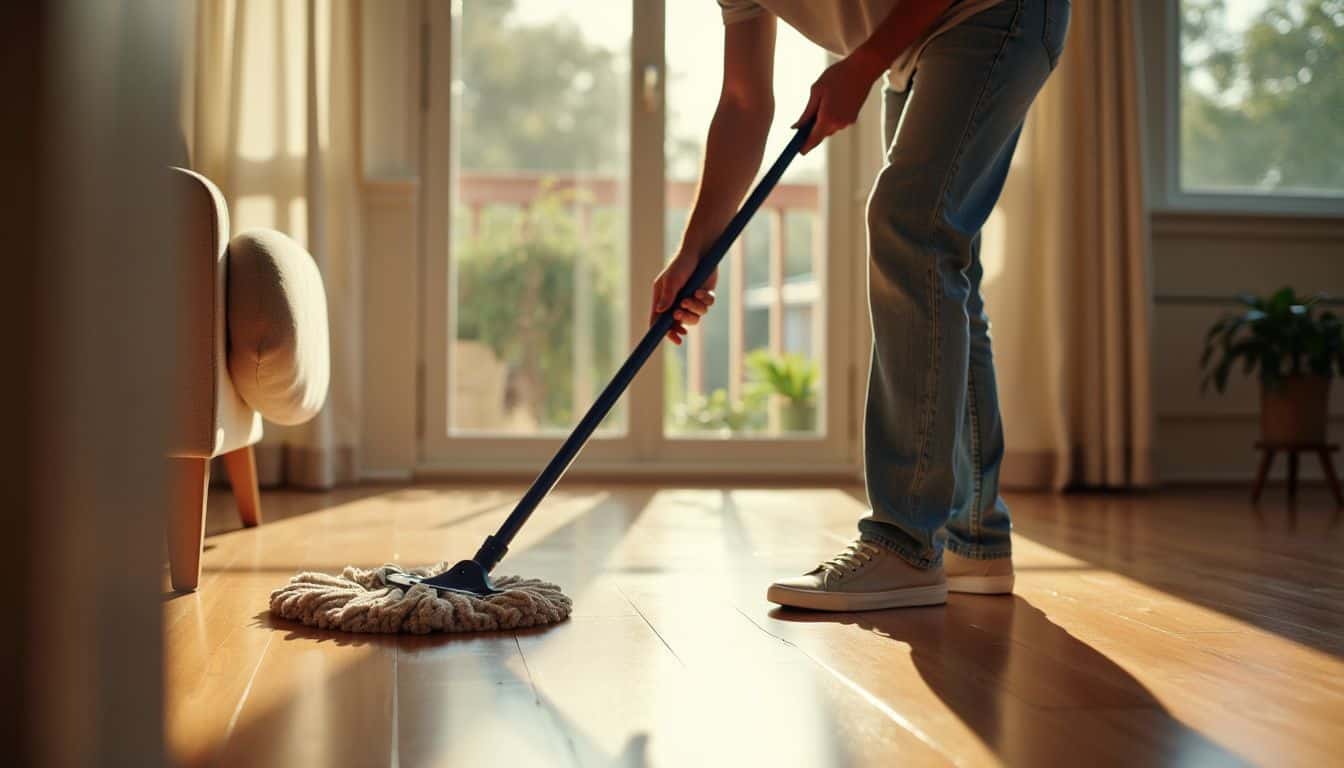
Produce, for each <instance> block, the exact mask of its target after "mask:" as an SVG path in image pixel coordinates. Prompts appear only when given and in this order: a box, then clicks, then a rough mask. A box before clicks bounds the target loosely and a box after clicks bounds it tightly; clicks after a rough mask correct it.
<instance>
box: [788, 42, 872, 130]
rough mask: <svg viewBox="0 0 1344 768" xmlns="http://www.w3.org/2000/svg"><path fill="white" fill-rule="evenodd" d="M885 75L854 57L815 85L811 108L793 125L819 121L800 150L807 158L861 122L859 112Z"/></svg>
mask: <svg viewBox="0 0 1344 768" xmlns="http://www.w3.org/2000/svg"><path fill="white" fill-rule="evenodd" d="M881 74H882V67H881V66H878V65H877V64H876V63H875V62H871V61H868V60H867V59H866V58H864V57H862V56H855V55H854V54H851V55H849V56H846V57H845V58H843V59H841V60H839V61H837V62H836V63H834V64H832V65H831V66H829V67H827V68H826V71H825V72H822V73H821V77H819V78H817V82H815V83H813V84H812V94H811V96H810V97H809V98H808V100H807V108H806V109H804V110H803V114H802V116H801V117H799V118H798V120H797V122H795V123H794V124H793V127H794V128H797V127H798V126H800V125H802V124H803V123H805V122H807V120H808V119H809V118H812V117H815V118H816V120H817V122H816V124H815V125H813V126H812V133H811V134H809V135H808V137H807V143H805V144H803V148H802V150H800V151H801V152H802V153H803V154H804V155H806V154H807V153H808V152H811V151H812V149H813V148H814V147H816V146H817V145H818V144H820V143H821V142H822V140H823V139H825V138H826V137H827V136H830V135H831V134H833V133H835V132H837V131H840V130H843V129H845V128H848V127H849V126H851V125H853V124H854V121H855V120H858V119H859V110H860V109H862V108H863V102H864V101H866V100H867V99H868V92H869V91H870V90H872V88H873V83H874V82H875V81H876V80H877V78H878V76H879V75H881Z"/></svg>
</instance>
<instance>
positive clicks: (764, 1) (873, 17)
mask: <svg viewBox="0 0 1344 768" xmlns="http://www.w3.org/2000/svg"><path fill="white" fill-rule="evenodd" d="M901 1H902V0H718V2H719V7H721V8H722V9H723V23H724V24H732V23H734V22H738V21H742V20H744V19H750V18H752V17H753V16H759V15H760V14H762V13H766V12H769V13H773V14H774V15H775V16H778V17H779V18H780V19H782V20H783V21H784V22H785V23H786V24H788V25H789V26H791V27H793V28H794V29H796V30H798V31H799V32H800V33H801V34H802V35H803V37H806V38H807V39H809V40H811V41H812V42H814V43H816V44H817V45H819V46H821V47H822V48H825V49H826V50H828V51H830V52H831V53H834V54H836V55H838V56H846V55H848V54H849V52H850V51H853V50H854V49H855V48H858V47H859V46H860V45H862V44H863V42H864V41H865V40H867V39H868V38H869V37H870V36H871V35H872V34H873V30H874V29H877V26H878V25H879V24H881V23H882V22H883V20H885V19H886V18H887V15H888V14H889V13H891V9H892V8H895V7H896V5H897V4H898V3H900V2H901ZM1001 2H1003V0H954V2H953V3H952V5H951V6H950V7H949V8H948V9H947V12H946V13H944V14H943V16H942V18H940V19H938V21H936V22H934V24H933V26H931V27H930V28H929V32H928V33H927V34H925V35H924V37H923V38H921V39H920V40H918V41H916V42H915V44H914V45H912V46H910V47H909V48H908V49H906V51H905V53H902V54H901V55H900V56H899V57H897V59H896V61H894V62H892V65H891V69H890V70H888V71H887V82H888V83H889V84H890V85H891V87H892V88H895V89H896V90H898V91H904V90H905V89H906V88H907V87H909V85H910V76H911V75H912V74H914V72H915V64H916V63H917V62H918V61H919V54H920V53H921V52H922V51H923V50H924V46H926V45H928V44H929V41H930V40H932V39H933V38H935V37H937V36H938V35H941V34H942V33H944V32H946V31H947V30H949V29H951V28H952V27H955V26H956V25H958V24H960V23H961V22H963V21H965V20H966V19H968V18H970V17H971V16H974V15H975V14H977V13H979V12H980V11H983V10H985V9H986V8H988V7H990V6H992V5H997V4H999V3H1001Z"/></svg>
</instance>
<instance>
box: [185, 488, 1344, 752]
mask: <svg viewBox="0 0 1344 768" xmlns="http://www.w3.org/2000/svg"><path fill="white" fill-rule="evenodd" d="M519 490H520V489H519V488H514V487H508V488H487V487H475V488H461V487H458V488H452V487H448V486H413V487H404V488H397V487H383V486H378V487H362V488H357V489H351V490H346V491H341V492H339V493H334V494H326V495H319V494H298V493H271V494H265V495H264V497H263V504H264V507H265V510H266V520H267V522H266V523H265V524H264V525H262V526H260V527H258V528H251V529H239V528H238V526H239V523H238V517H237V513H236V511H235V510H234V509H233V507H232V503H233V502H232V500H231V499H230V498H229V497H228V496H227V494H212V497H211V500H210V514H209V520H208V527H207V533H208V536H207V539H206V552H205V554H204V559H203V568H202V576H201V586H200V590H199V591H198V592H196V593H193V594H190V595H184V596H168V595H166V596H165V602H164V620H165V632H166V647H167V653H168V659H167V724H166V725H167V736H168V740H169V749H170V753H171V755H172V756H173V758H174V759H175V760H177V761H179V762H181V763H183V764H187V765H210V764H216V765H249V766H264V765H351V766H374V765H399V766H422V765H437V766H475V765H500V766H528V765H543V766H552V765H555V766H617V765H619V766H643V765H660V766H706V765H734V766H755V765H778V766H829V765H844V766H849V765H855V766H862V765H892V764H901V765H946V764H957V765H992V764H1009V765H1029V766H1037V765H1046V766H1048V765H1089V766H1091V765H1238V764H1246V763H1254V764H1261V765H1276V766H1277V765H1303V766H1322V765H1327V764H1332V763H1333V764H1339V762H1340V761H1341V759H1344V757H1342V756H1344V613H1342V611H1344V546H1341V545H1342V544H1344V525H1342V524H1341V519H1340V515H1339V514H1338V513H1336V512H1334V511H1333V510H1332V509H1331V506H1332V505H1331V504H1330V503H1329V502H1328V501H1327V497H1326V495H1325V492H1324V491H1323V490H1322V489H1307V490H1305V491H1304V492H1303V494H1302V495H1301V497H1300V499H1299V500H1298V506H1297V508H1296V509H1295V510H1293V511H1290V510H1287V509H1285V508H1284V507H1283V506H1282V503H1281V502H1277V503H1278V505H1277V506H1276V502H1275V501H1274V500H1272V499H1269V500H1267V501H1266V503H1265V505H1264V507H1263V508H1262V509H1260V510H1259V511H1255V510H1253V509H1252V508H1251V507H1250V506H1249V505H1248V503H1247V502H1246V501H1245V493H1244V491H1172V492H1166V493H1163V494H1162V495H1154V496H1142V495H1140V496H1028V495H1016V496H1009V499H1008V500H1009V504H1010V506H1011V507H1012V509H1013V514H1014V520H1015V523H1016V528H1017V532H1016V534H1015V547H1016V563H1017V568H1018V582H1017V583H1018V587H1017V593H1016V594H1015V595H1014V596H1011V597H973V596H961V595H953V596H952V598H951V599H950V601H949V603H948V604H947V605H946V606H943V607H937V608H919V609H906V610H897V611H884V612H875V613H865V614H839V615H837V614H811V613H802V612H794V611H783V610H779V609H775V608H772V606H771V605H769V604H768V603H766V602H765V600H764V599H763V595H764V591H765V586H766V585H767V584H768V583H769V581H770V580H771V579H772V578H774V577H777V576H779V575H782V574H792V573H794V572H800V571H801V570H805V569H806V568H810V567H812V566H813V565H815V563H816V562H818V561H820V560H821V559H824V558H826V557H828V556H830V555H832V554H834V553H835V552H836V551H838V549H839V547H840V546H841V545H842V544H843V543H844V542H846V541H848V540H849V539H850V538H851V536H852V534H853V526H854V521H855V519H857V517H858V516H859V515H860V514H861V510H862V502H861V499H862V493H861V491H860V490H859V489H857V488H855V489H788V490H780V489H773V490H766V489H736V490H734V489H717V488H672V487H668V488H661V487H651V486H638V487H619V488H606V487H597V486H582V485H577V484H566V485H565V486H564V490H562V491H558V492H557V493H555V494H554V495H553V496H552V498H551V499H550V500H549V501H548V502H547V503H546V504H545V505H544V506H543V508H542V509H541V510H540V511H539V512H538V514H537V515H536V516H535V517H534V518H533V519H532V521H531V522H530V523H529V525H528V527H527V528H526V529H525V530H524V531H523V532H522V534H521V535H520V536H519V539H518V541H517V542H515V544H514V546H513V550H512V552H511V553H510V555H509V557H508V558H507V559H506V560H505V561H504V563H503V564H502V565H501V568H500V571H501V572H503V573H522V574H527V575H532V576H540V577H545V578H548V579H551V580H553V581H556V582H558V583H560V584H561V585H562V586H564V587H565V589H566V591H567V592H568V593H569V594H570V595H571V596H572V597H574V599H575V612H574V616H573V618H572V619H571V620H569V621H568V622H566V623H564V624H562V625H560V626H556V627H553V628H550V629H547V630H542V631H527V632H518V633H499V634H486V635H476V636H469V637H468V636H462V637H381V636H378V637H370V636H355V635H342V634H338V633H333V632H319V631H314V630H309V629H306V628H303V627H301V626H298V625H291V624H288V623H285V622H279V621H275V620H273V619H271V618H270V617H269V616H268V615H267V613H266V607H267V596H268V594H269V592H270V590H271V589H273V588H275V587H277V586H279V585H280V584H282V583H283V582H284V581H285V580H286V579H287V578H288V577H289V575H291V574H292V573H293V572H294V571H296V570H328V571H335V570H339V569H340V568H341V567H343V566H344V565H345V564H347V563H360V564H366V565H367V564H376V563H380V562H384V561H390V560H395V561H399V562H402V563H407V564H420V563H427V562H433V561H436V560H439V559H444V558H447V559H453V560H455V559H458V558H461V557H467V556H469V555H470V554H471V553H472V552H474V551H475V548H476V546H477V545H478V544H479V543H480V540H481V539H482V538H483V537H484V536H485V534H487V533H489V532H491V531H492V529H493V527H494V526H495V525H496V524H497V523H498V522H499V521H500V520H501V519H502V517H503V515H504V514H506V513H507V511H508V509H509V508H510V507H511V506H512V503H513V501H514V500H515V499H516V498H517V495H518V492H519ZM1270 495H1271V496H1272V495H1273V494H1272V493H1271V494H1270ZM166 584H167V576H166V570H165V590H166V589H167V587H166Z"/></svg>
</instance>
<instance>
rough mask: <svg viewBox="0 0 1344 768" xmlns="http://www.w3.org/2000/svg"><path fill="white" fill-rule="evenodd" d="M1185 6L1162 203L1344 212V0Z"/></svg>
mask: <svg viewBox="0 0 1344 768" xmlns="http://www.w3.org/2000/svg"><path fill="white" fill-rule="evenodd" d="M1173 6H1174V8H1175V11H1174V13H1172V14H1170V15H1169V16H1168V18H1167V19H1165V20H1164V22H1165V23H1166V24H1167V25H1169V28H1168V29H1167V30H1166V33H1165V35H1164V37H1165V38H1166V39H1167V40H1168V41H1169V45H1174V47H1175V51H1174V52H1173V51H1172V50H1171V48H1170V47H1168V49H1167V51H1166V55H1167V56H1168V57H1169V59H1170V61H1171V63H1172V64H1174V66H1172V65H1168V66H1166V67H1164V68H1160V69H1163V70H1165V71H1166V72H1168V73H1169V79H1168V82H1167V83H1166V84H1165V86H1166V88H1165V90H1167V92H1168V94H1169V95H1168V97H1167V100H1166V101H1167V105H1168V106H1169V108H1168V109H1165V110H1159V114H1164V115H1165V116H1166V119H1167V120H1168V121H1170V124H1169V125H1168V126H1166V130H1165V131H1163V133H1164V134H1165V136H1166V141H1165V145H1166V146H1165V147H1163V148H1162V149H1165V150H1166V151H1161V150H1159V153H1158V154H1159V155H1161V156H1164V157H1165V165H1166V166H1167V169H1166V173H1165V174H1163V175H1164V176H1165V178H1166V179H1167V185H1166V186H1167V189H1165V190H1159V195H1158V197H1159V200H1160V199H1161V198H1164V197H1165V199H1166V201H1167V202H1168V203H1169V204H1173V205H1174V206H1175V207H1212V208H1237V209H1252V210H1254V209H1261V210H1277V211H1285V212H1340V213H1344V130H1341V128H1340V125H1341V119H1342V118H1341V116H1344V0H1173ZM1149 30H1150V31H1151V27H1149ZM1148 50H1149V51H1150V52H1151V51H1153V50H1154V49H1153V47H1152V46H1149V47H1148ZM1173 80H1174V81H1175V82H1172V81H1173ZM1161 192H1165V193H1166V194H1165V195H1163V194H1160V193H1161Z"/></svg>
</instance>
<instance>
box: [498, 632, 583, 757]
mask: <svg viewBox="0 0 1344 768" xmlns="http://www.w3.org/2000/svg"><path fill="white" fill-rule="evenodd" d="M513 645H514V647H515V648H517V649H518V659H519V660H520V661H522V662H523V674H525V675H527V687H528V688H529V689H530V690H531V691H532V701H533V702H535V703H536V705H537V709H540V710H541V711H542V713H543V714H545V716H546V718H547V719H548V720H549V721H550V722H551V725H552V726H554V727H555V729H556V731H557V732H559V734H560V736H561V738H563V739H564V740H565V746H566V747H567V748H568V749H569V759H570V761H571V763H572V764H573V765H575V766H582V765H583V761H582V760H580V759H579V748H578V746H577V745H576V744H575V743H574V736H573V734H572V733H570V730H569V729H568V728H565V727H564V724H563V723H561V722H557V718H556V716H555V712H554V710H553V709H552V708H551V706H550V705H548V704H547V703H546V702H544V701H542V700H541V691H539V690H537V681H536V679H535V678H533V677H532V665H531V664H528V663H527V654H525V653H523V643H522V641H521V640H519V639H518V633H517V632H514V633H513Z"/></svg>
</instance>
